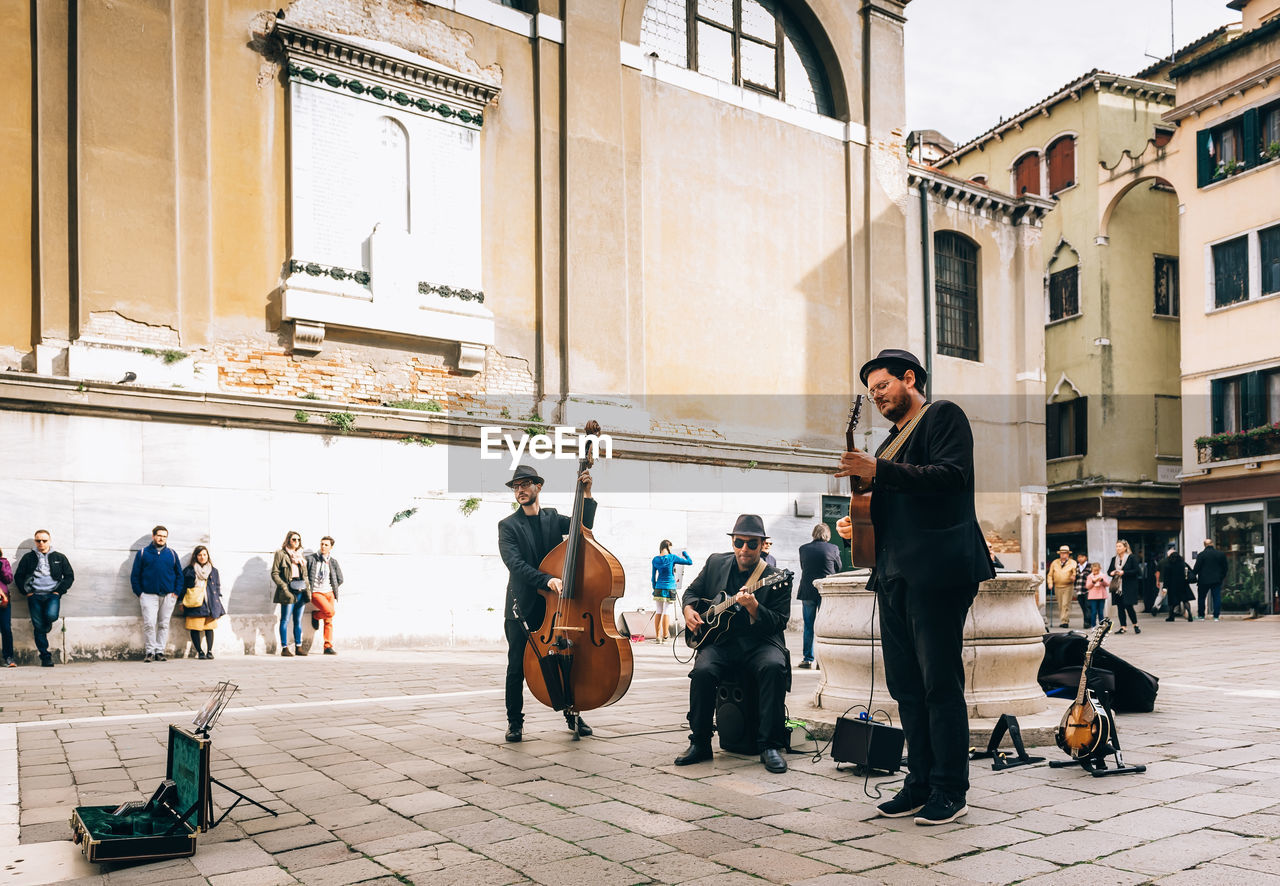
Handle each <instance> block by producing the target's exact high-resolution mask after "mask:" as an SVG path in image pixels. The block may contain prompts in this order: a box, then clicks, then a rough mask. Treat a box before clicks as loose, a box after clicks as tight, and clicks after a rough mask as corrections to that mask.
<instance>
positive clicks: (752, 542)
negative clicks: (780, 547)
mask: <svg viewBox="0 0 1280 886" xmlns="http://www.w3.org/2000/svg"><path fill="white" fill-rule="evenodd" d="M743 545H746V546H747V550H748V551H754V550H755V549H756V548H758V547H760V539H758V538H735V539H734V540H733V546H734V547H735V548H740V547H742V546H743Z"/></svg>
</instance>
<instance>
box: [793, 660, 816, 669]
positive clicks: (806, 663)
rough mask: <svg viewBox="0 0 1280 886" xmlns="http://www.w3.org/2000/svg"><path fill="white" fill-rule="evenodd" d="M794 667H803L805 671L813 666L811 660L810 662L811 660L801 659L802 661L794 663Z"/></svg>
mask: <svg viewBox="0 0 1280 886" xmlns="http://www.w3.org/2000/svg"><path fill="white" fill-rule="evenodd" d="M796 667H798V668H804V669H805V670H806V671H807V670H809V669H810V668H812V667H813V662H811V661H802V662H800V664H798V665H796Z"/></svg>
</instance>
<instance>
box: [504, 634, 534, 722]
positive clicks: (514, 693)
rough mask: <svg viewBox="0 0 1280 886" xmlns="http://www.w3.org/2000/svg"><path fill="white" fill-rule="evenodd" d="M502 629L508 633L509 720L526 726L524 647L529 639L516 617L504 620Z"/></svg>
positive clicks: (507, 684) (507, 688)
mask: <svg viewBox="0 0 1280 886" xmlns="http://www.w3.org/2000/svg"><path fill="white" fill-rule="evenodd" d="M502 629H503V633H505V634H506V635H507V683H506V690H507V692H506V694H507V722H508V723H509V724H511V725H512V726H524V647H525V646H526V645H527V644H528V642H529V641H528V638H527V637H526V636H525V633H524V626H523V625H521V624H520V622H518V621H516V620H515V619H514V618H508V619H507V620H506V621H504V622H503V625H502Z"/></svg>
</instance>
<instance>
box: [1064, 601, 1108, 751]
mask: <svg viewBox="0 0 1280 886" xmlns="http://www.w3.org/2000/svg"><path fill="white" fill-rule="evenodd" d="M1109 630H1111V619H1109V618H1104V619H1103V620H1102V624H1100V625H1098V626H1097V627H1096V628H1094V629H1093V633H1092V634H1090V635H1089V648H1088V650H1087V651H1086V652H1085V654H1084V666H1083V667H1081V668H1080V688H1079V689H1078V690H1077V691H1076V700H1075V701H1073V702H1072V703H1071V707H1069V708H1067V712H1066V713H1065V714H1063V715H1062V722H1061V723H1059V724H1058V732H1057V734H1056V735H1055V736H1054V739H1055V740H1056V741H1057V742H1058V747H1060V748H1062V751H1063V753H1065V754H1067V756H1069V757H1071V758H1072V759H1073V760H1084V759H1087V758H1089V757H1094V756H1097V754H1098V752H1099V751H1100V750H1101V748H1102V745H1103V744H1104V743H1105V742H1106V740H1107V737H1108V736H1109V735H1110V734H1111V718H1110V717H1109V716H1108V715H1107V711H1106V708H1104V707H1103V706H1102V705H1101V704H1100V703H1099V702H1098V697H1097V696H1096V695H1094V694H1093V690H1092V689H1090V688H1089V663H1090V662H1092V661H1093V653H1094V650H1096V649H1097V648H1098V646H1099V645H1100V644H1101V643H1102V638H1103V637H1105V636H1106V634H1107V631H1109Z"/></svg>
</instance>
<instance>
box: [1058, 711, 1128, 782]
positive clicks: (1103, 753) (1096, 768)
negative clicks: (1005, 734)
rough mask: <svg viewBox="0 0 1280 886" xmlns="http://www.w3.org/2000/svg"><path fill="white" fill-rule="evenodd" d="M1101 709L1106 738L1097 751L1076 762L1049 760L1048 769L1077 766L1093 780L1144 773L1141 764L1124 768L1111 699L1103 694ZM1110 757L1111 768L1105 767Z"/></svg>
mask: <svg viewBox="0 0 1280 886" xmlns="http://www.w3.org/2000/svg"><path fill="white" fill-rule="evenodd" d="M1102 708H1103V710H1104V711H1106V713H1107V724H1108V727H1107V738H1106V741H1104V742H1102V744H1101V745H1099V746H1098V750H1097V751H1095V752H1094V753H1092V754H1090V755H1089V756H1087V757H1081V758H1080V759H1078V760H1050V761H1049V768H1050V769H1065V768H1066V767H1068V766H1079V767H1080V768H1082V769H1084V771H1085V772H1087V773H1089V774H1090V775H1092V776H1093V777H1094V778H1103V777H1104V776H1107V775H1129V774H1132V773H1138V772H1146V771H1147V767H1146V766H1144V765H1142V764H1141V763H1139V764H1136V765H1133V766H1126V765H1125V762H1124V755H1123V754H1122V753H1121V752H1120V738H1119V736H1117V735H1116V715H1115V714H1114V713H1113V712H1112V710H1111V697H1110V695H1109V694H1104V696H1103V698H1102ZM1108 757H1111V762H1112V763H1113V764H1114V765H1113V766H1108V765H1107V758H1108Z"/></svg>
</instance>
